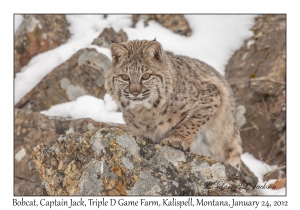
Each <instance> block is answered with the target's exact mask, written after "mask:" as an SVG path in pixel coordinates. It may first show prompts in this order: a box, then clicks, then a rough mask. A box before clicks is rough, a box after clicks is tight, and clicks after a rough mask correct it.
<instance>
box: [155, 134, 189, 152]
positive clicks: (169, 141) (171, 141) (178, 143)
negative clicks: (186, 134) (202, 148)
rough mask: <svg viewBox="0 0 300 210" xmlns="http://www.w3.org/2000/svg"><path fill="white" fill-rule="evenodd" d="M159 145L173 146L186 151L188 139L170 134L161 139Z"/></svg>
mask: <svg viewBox="0 0 300 210" xmlns="http://www.w3.org/2000/svg"><path fill="white" fill-rule="evenodd" d="M160 144H161V145H165V146H171V147H175V148H177V149H180V150H183V151H186V150H189V149H190V144H189V143H188V141H185V140H182V139H181V138H178V137H176V136H170V137H167V138H165V139H164V140H162V141H161V143H160Z"/></svg>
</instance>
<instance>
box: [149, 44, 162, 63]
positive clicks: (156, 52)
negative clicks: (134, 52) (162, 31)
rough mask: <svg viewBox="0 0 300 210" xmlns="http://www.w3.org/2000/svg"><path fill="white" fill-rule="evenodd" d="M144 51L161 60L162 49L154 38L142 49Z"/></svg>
mask: <svg viewBox="0 0 300 210" xmlns="http://www.w3.org/2000/svg"><path fill="white" fill-rule="evenodd" d="M144 53H146V55H147V56H149V57H151V58H153V59H155V60H157V61H162V60H163V49H162V46H161V44H160V43H159V42H157V41H156V40H153V41H151V42H150V43H149V44H148V45H147V46H146V48H145V49H144Z"/></svg>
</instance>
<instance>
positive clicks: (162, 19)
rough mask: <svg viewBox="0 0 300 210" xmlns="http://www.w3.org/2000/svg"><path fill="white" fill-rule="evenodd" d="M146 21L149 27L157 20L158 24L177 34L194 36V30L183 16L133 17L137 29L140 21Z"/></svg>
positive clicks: (144, 15)
mask: <svg viewBox="0 0 300 210" xmlns="http://www.w3.org/2000/svg"><path fill="white" fill-rule="evenodd" d="M141 19H143V20H145V21H144V24H145V26H148V22H149V21H150V20H155V21H157V22H158V23H160V24H161V25H162V26H164V27H166V28H168V29H170V30H171V31H173V32H174V33H176V34H180V35H184V36H190V35H191V34H192V30H191V28H190V26H189V23H188V22H187V20H186V19H185V17H184V16H183V15H163V14H159V15H154V14H152V15H146V14H143V15H132V23H133V27H135V25H136V23H137V22H138V21H139V20H141Z"/></svg>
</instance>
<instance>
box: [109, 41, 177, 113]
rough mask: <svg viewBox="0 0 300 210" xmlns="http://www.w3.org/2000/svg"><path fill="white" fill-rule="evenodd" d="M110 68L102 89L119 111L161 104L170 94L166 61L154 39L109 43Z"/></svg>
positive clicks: (170, 80) (169, 80)
mask: <svg viewBox="0 0 300 210" xmlns="http://www.w3.org/2000/svg"><path fill="white" fill-rule="evenodd" d="M110 50H111V54H112V62H113V66H112V67H111V69H110V70H109V71H108V72H107V75H106V80H105V88H106V90H107V92H108V93H109V94H110V95H111V96H112V98H113V99H114V100H115V101H116V102H117V103H118V105H119V107H120V108H121V109H129V108H134V107H135V106H136V105H143V106H144V107H146V108H148V109H150V108H152V107H159V106H161V105H162V104H164V103H165V102H166V101H167V99H168V98H169V96H170V94H171V92H172V86H173V71H172V68H171V64H170V61H169V59H168V57H167V55H166V54H165V52H164V51H163V49H162V46H161V44H160V43H159V42H157V41H156V40H153V41H148V40H134V41H129V42H126V43H122V44H118V43H112V44H111V46H110Z"/></svg>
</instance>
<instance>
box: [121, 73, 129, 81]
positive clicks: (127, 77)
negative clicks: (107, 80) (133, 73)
mask: <svg viewBox="0 0 300 210" xmlns="http://www.w3.org/2000/svg"><path fill="white" fill-rule="evenodd" d="M121 77H122V79H123V80H126V81H127V80H129V79H130V78H129V76H128V75H127V74H122V76H121Z"/></svg>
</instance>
